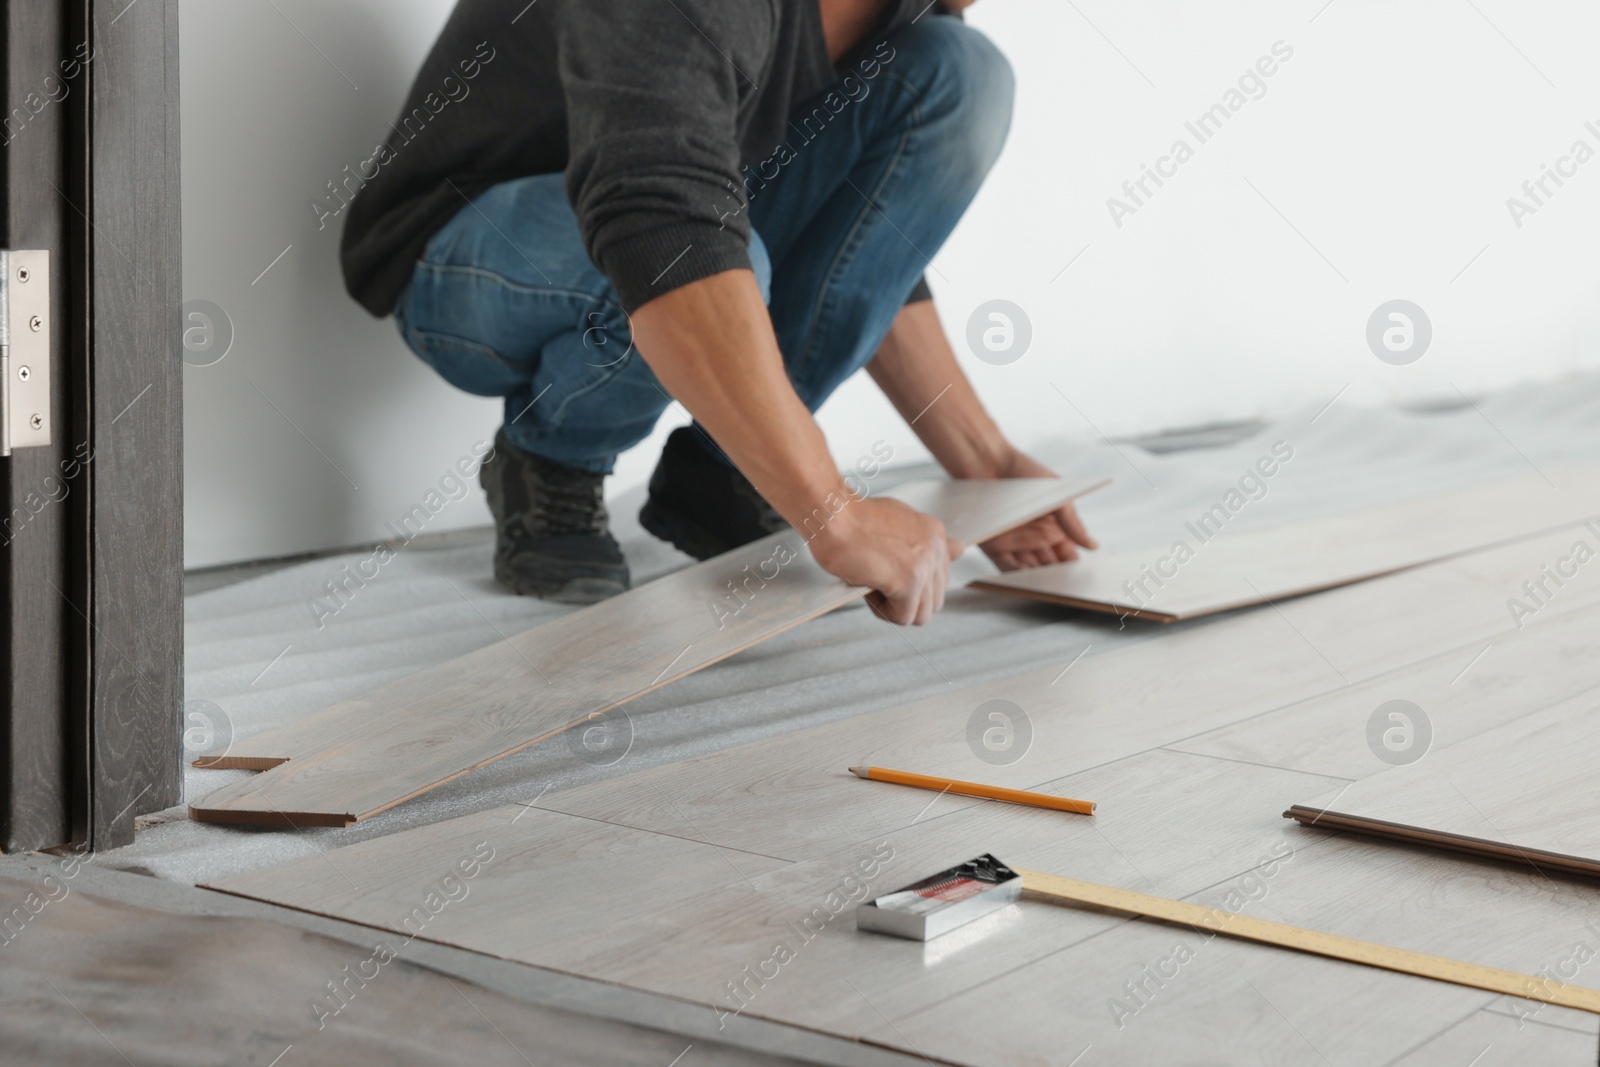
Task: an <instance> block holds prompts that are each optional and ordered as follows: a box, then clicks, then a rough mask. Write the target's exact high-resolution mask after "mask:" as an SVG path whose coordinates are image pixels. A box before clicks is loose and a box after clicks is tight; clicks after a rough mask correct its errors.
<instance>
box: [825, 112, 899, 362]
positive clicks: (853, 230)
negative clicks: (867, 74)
mask: <svg viewBox="0 0 1600 1067" xmlns="http://www.w3.org/2000/svg"><path fill="white" fill-rule="evenodd" d="M912 118H913V120H914V122H913V129H914V128H915V126H916V124H917V123H919V122H920V121H921V111H920V107H919V106H918V105H916V104H913V105H912ZM910 137H911V130H906V131H904V132H903V133H901V135H900V138H899V140H898V141H897V142H896V144H895V150H894V155H893V156H892V157H891V158H890V160H889V165H888V166H887V167H885V168H884V172H883V177H881V178H880V179H879V180H878V183H877V184H876V185H875V186H873V188H872V192H871V194H869V195H865V196H863V199H864V200H865V201H866V202H865V204H863V210H862V211H861V212H860V213H859V214H858V215H857V216H856V219H855V221H854V222H853V223H851V226H850V231H849V233H847V234H846V235H845V239H844V241H843V242H841V244H840V246H839V253H838V255H836V256H834V259H833V262H832V263H830V264H828V269H827V272H826V273H825V274H824V275H823V284H822V291H821V296H820V297H819V298H818V300H817V303H816V305H815V306H814V307H813V308H812V312H811V317H810V320H809V321H808V322H807V323H806V337H807V338H808V340H807V342H806V350H805V352H803V353H802V354H801V355H800V358H799V360H798V365H797V367H796V369H797V370H800V371H802V372H804V371H805V370H807V369H809V368H810V366H811V363H812V357H813V353H814V346H815V344H816V342H815V340H811V339H813V338H815V337H816V334H817V330H816V327H817V323H818V322H820V321H821V319H822V315H823V311H824V310H825V308H826V305H827V301H828V297H829V295H830V294H831V292H832V289H833V285H832V280H833V278H834V277H836V276H837V275H838V273H839V271H840V270H841V268H842V267H843V266H844V265H845V263H846V262H847V261H848V260H849V258H850V257H851V256H852V255H853V254H854V253H855V251H856V247H855V246H856V245H857V242H858V239H859V237H860V234H861V230H862V228H863V226H864V225H865V221H866V219H867V218H868V216H869V214H870V213H871V212H873V211H880V210H881V209H880V208H879V207H878V206H877V205H876V204H874V203H873V200H872V198H873V197H874V196H877V195H878V193H879V192H881V191H882V189H883V187H884V184H885V183H887V182H888V180H889V178H890V177H891V176H892V175H893V174H894V172H895V168H896V167H898V166H899V164H900V159H901V157H903V156H904V155H905V148H906V143H907V141H908V140H909V139H910ZM884 218H885V219H888V216H887V215H885V216H884ZM890 225H893V223H892V222H891V223H890ZM919 254H920V253H919Z"/></svg>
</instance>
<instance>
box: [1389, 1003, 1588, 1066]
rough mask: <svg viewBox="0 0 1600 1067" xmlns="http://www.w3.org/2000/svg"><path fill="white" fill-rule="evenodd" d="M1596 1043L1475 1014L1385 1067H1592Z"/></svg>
mask: <svg viewBox="0 0 1600 1067" xmlns="http://www.w3.org/2000/svg"><path fill="white" fill-rule="evenodd" d="M1591 1019H1592V1016H1591ZM1593 1029H1594V1028H1593V1027H1591V1030H1593ZM1596 1043H1597V1042H1596V1040H1595V1034H1594V1033H1592V1032H1591V1033H1588V1034H1582V1033H1578V1032H1576V1031H1573V1030H1567V1029H1563V1028H1562V1027H1557V1026H1544V1025H1541V1024H1538V1023H1532V1024H1529V1025H1525V1026H1518V1025H1517V1021H1516V1020H1515V1019H1509V1018H1507V1017H1505V1016H1504V1015H1497V1014H1495V1013H1493V1012H1490V1011H1475V1012H1473V1013H1472V1014H1471V1015H1468V1016H1467V1017H1466V1018H1465V1019H1462V1020H1461V1021H1460V1022H1459V1023H1457V1024H1456V1025H1454V1026H1452V1027H1450V1029H1448V1030H1446V1031H1445V1032H1444V1033H1442V1034H1440V1035H1438V1036H1437V1037H1435V1038H1433V1039H1431V1040H1430V1041H1428V1042H1426V1043H1425V1044H1422V1045H1420V1046H1418V1047H1417V1048H1415V1049H1412V1050H1411V1051H1410V1052H1408V1053H1406V1054H1405V1055H1404V1056H1401V1057H1400V1058H1399V1059H1397V1060H1395V1061H1393V1063H1392V1064H1390V1065H1389V1067H1429V1065H1432V1064H1439V1063H1451V1064H1458V1065H1460V1067H1525V1065H1526V1064H1530V1063H1537V1064H1540V1065H1541V1067H1542V1065H1546V1064H1548V1065H1549V1067H1592V1065H1593V1064H1594V1062H1595V1046H1596Z"/></svg>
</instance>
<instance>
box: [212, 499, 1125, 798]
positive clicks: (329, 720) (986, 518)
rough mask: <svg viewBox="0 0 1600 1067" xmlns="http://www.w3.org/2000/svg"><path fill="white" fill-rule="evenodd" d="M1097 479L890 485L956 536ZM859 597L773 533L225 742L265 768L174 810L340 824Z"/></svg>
mask: <svg viewBox="0 0 1600 1067" xmlns="http://www.w3.org/2000/svg"><path fill="white" fill-rule="evenodd" d="M1104 484H1106V483H1105V482H1098V483H1095V482H1064V481H1060V480H1057V479H1053V478H1018V479H1006V480H998V481H923V482H913V483H910V484H908V485H904V486H900V487H897V488H896V489H895V490H893V491H892V492H891V494H890V495H892V496H894V497H896V498H898V499H900V500H903V501H905V502H906V503H908V504H910V505H911V506H913V507H915V508H917V509H918V510H920V511H923V512H926V513H928V514H930V515H934V516H936V517H938V518H940V519H942V520H943V521H944V524H945V530H946V533H947V534H948V535H949V536H950V537H951V538H952V539H954V540H956V541H959V542H961V543H962V544H966V545H971V544H974V543H977V542H979V541H984V540H987V539H988V538H990V537H993V536H995V535H997V534H1000V533H1003V532H1004V531H1006V530H1009V529H1012V528H1014V527H1016V526H1019V525H1022V524H1023V523H1026V522H1029V521H1031V520H1032V519H1034V518H1037V517H1038V516H1040V515H1043V514H1047V513H1048V512H1050V511H1053V510H1054V509H1056V508H1058V507H1060V506H1061V505H1062V504H1064V503H1067V502H1068V501H1070V500H1073V499H1075V498H1077V497H1079V496H1082V495H1084V494H1085V493H1088V492H1091V491H1093V490H1094V489H1098V488H1100V487H1101V486H1102V485H1104ZM865 592H866V590H864V589H858V588H852V587H850V586H848V585H846V584H845V583H843V582H841V581H839V579H837V578H835V577H833V576H832V575H830V574H828V573H827V572H826V571H824V570H823V569H822V568H821V567H820V566H819V565H818V564H817V563H816V561H815V560H813V559H812V558H811V554H810V552H809V551H808V550H807V549H806V547H805V540H804V538H803V537H802V536H801V535H800V534H798V533H796V532H794V531H792V530H791V531H787V532H783V533H777V534H773V535H771V536H770V537H766V538H763V539H762V540H760V541H755V542H752V543H751V544H748V545H745V546H744V547H742V548H739V549H736V550H734V551H732V552H728V553H724V554H723V555H721V556H718V557H716V558H715V559H710V560H706V561H705V562H703V563H699V564H696V565H694V566H692V567H687V568H685V569H683V570H681V571H677V572H675V573H673V574H670V575H668V576H666V577H664V578H660V579H658V580H656V581H654V582H651V583H649V584H648V585H644V586H641V587H639V588H637V589H633V590H630V591H628V592H627V593H624V594H622V595H620V596H617V597H613V598H611V599H610V600H607V601H603V602H602V603H599V604H595V605H592V606H590V607H588V608H584V609H582V610H581V611H576V612H573V613H572V614H570V615H567V616H564V617H562V618H560V619H558V620H556V621H554V622H550V623H547V624H545V625H543V626H539V627H535V628H534V629H532V630H529V631H526V632H525V633H522V634H518V635H515V636H513V637H511V638H508V639H507V640H505V641H503V642H500V643H497V644H494V645H491V646H489V647H488V648H484V649H480V650H478V651H477V652H473V653H471V654H469V655H466V656H462V657H460V658H458V659H454V660H450V661H448V662H446V663H443V664H440V665H439V666H437V667H433V668H430V669H428V670H426V671H420V672H418V673H417V674H414V675H411V676H409V677H407V678H403V679H401V680H399V681H397V682H394V683H391V684H389V685H386V686H383V687H381V688H379V689H377V690H374V691H373V692H371V693H368V694H366V695H364V696H361V697H358V698H356V699H354V700H350V701H346V702H344V703H342V704H338V705H335V706H334V707H332V708H329V709H327V710H326V711H324V712H322V713H320V714H318V715H315V716H312V717H310V718H309V719H307V720H305V721H304V722H303V723H301V724H297V725H296V726H294V727H290V728H286V729H284V730H279V731H274V732H273V735H272V736H271V737H270V738H267V739H266V740H265V741H258V742H256V743H254V744H241V745H239V746H237V749H238V750H239V751H238V752H237V753H235V754H233V755H232V756H230V757H228V758H224V759H222V760H218V761H213V762H212V763H211V765H212V766H220V767H239V766H242V767H246V768H256V767H270V768H271V769H268V770H265V771H263V773H262V774H260V775H257V776H255V777H253V778H250V779H247V780H245V781H242V782H237V783H234V784H233V785H230V786H227V787H224V788H223V789H219V790H217V791H216V792H214V793H212V794H211V795H210V796H208V797H206V798H205V799H204V800H202V801H200V802H199V803H196V804H192V805H190V808H189V812H190V815H191V817H192V818H194V819H196V820H198V821H201V822H231V823H253V824H259V825H274V826H291V827H301V826H348V825H350V824H352V823H355V822H358V821H360V820H361V819H364V818H367V817H369V816H371V815H375V814H377V813H378V812H380V811H384V810H387V809H388V808H391V807H393V806H394V805H396V804H399V803H402V802H404V801H406V800H409V799H410V798H412V797H414V796H417V795H419V794H421V793H424V792H427V791H428V790H430V789H434V788H437V787H438V786H440V785H443V784H444V783H446V782H448V781H451V780H453V779H455V778H458V777H460V776H461V775H463V774H466V773H468V772H470V771H473V770H476V769H477V768H478V767H481V766H484V765H485V764H488V763H491V762H493V761H495V760H497V759H501V758H503V757H505V756H508V755H510V754H511V753H513V752H516V751H518V750H520V749H522V748H525V747H527V746H528V745H532V744H535V743H537V742H539V741H543V740H545V739H546V738H549V737H551V736H553V735H554V734H556V733H559V732H560V731H562V730H564V729H567V728H568V727H570V726H574V725H576V724H577V723H579V722H582V721H584V720H587V719H589V718H592V717H594V716H596V715H600V714H603V713H604V712H606V711H608V710H610V709H611V708H614V707H617V706H618V705H620V704H622V703H625V702H626V701H629V700H632V699H634V698H635V697H638V696H641V695H643V694H644V693H647V692H650V691H652V690H654V689H657V688H659V687H661V686H663V685H666V684H667V683H669V682H671V681H673V680H675V679H677V678H681V677H683V676H685V675H687V674H691V673H693V672H695V671H697V670H700V669H702V668H704V667H707V666H710V665H711V664H713V663H716V662H717V661H719V660H721V659H724V658H726V657H728V656H731V655H733V654H734V653H736V652H739V651H741V650H743V649H745V648H748V647H750V646H752V645H754V644H757V643H759V642H761V641H764V640H766V639H768V638H770V637H773V636H775V635H776V634H779V633H782V632H783V631H785V630H787V629H789V628H791V627H793V626H797V625H799V624H800V623H802V622H805V621H806V620H808V619H811V618H815V617H816V616H818V615H822V614H824V613H826V612H829V611H832V610H833V609H835V608H838V607H842V606H843V605H845V604H848V603H850V602H851V601H853V600H855V599H857V598H859V597H861V596H862V595H864V594H865ZM273 764H278V765H277V766H274V765H273Z"/></svg>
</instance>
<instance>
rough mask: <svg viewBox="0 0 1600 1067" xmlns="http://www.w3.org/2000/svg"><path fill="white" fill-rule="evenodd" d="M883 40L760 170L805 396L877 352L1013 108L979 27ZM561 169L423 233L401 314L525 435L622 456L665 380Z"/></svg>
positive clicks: (764, 270) (775, 311)
mask: <svg viewBox="0 0 1600 1067" xmlns="http://www.w3.org/2000/svg"><path fill="white" fill-rule="evenodd" d="M889 45H890V46H891V47H892V48H893V50H894V51H893V55H892V56H890V57H889V58H888V59H887V60H884V61H882V62H881V65H880V68H879V70H878V71H877V74H876V76H875V77H873V78H872V79H870V80H863V79H862V78H861V77H860V75H859V74H857V75H854V78H855V81H854V82H853V83H850V84H847V85H846V88H851V86H852V85H853V91H852V92H851V93H849V94H841V95H837V96H835V97H834V102H835V104H836V105H837V102H838V101H839V100H840V99H841V98H843V97H845V96H849V97H853V99H850V100H849V102H847V103H845V104H844V106H843V107H842V108H840V109H839V110H838V111H837V112H836V113H835V112H833V111H832V109H830V108H824V109H823V110H822V112H821V114H822V115H824V116H827V121H826V122H825V123H823V122H822V121H820V120H819V119H813V120H812V121H811V122H810V123H808V124H807V125H806V126H805V128H804V129H802V128H801V127H799V126H797V125H795V124H793V123H791V127H790V130H791V136H790V138H789V141H788V144H789V146H790V148H791V149H792V153H790V154H789V156H788V158H786V159H784V160H783V161H782V162H781V163H780V162H779V161H778V159H779V157H774V159H772V160H768V161H764V162H763V163H762V164H760V165H759V166H758V167H757V168H756V169H755V171H754V173H755V174H756V175H757V176H758V177H759V179H760V180H759V181H757V180H756V179H755V178H751V179H748V180H749V185H748V188H749V189H750V190H751V193H750V197H749V207H748V210H749V212H750V221H751V225H752V229H753V231H754V235H753V236H752V238H751V241H750V260H751V264H752V266H753V268H754V270H755V274H756V278H757V281H758V282H759V284H760V286H761V292H762V297H763V299H765V300H766V301H767V305H768V308H769V310H770V313H771V315H772V324H773V328H774V330H775V332H776V334H777V339H778V347H779V350H780V351H781V352H782V353H783V360H784V365H785V367H786V369H787V370H788V374H789V380H790V381H791V382H792V383H793V384H794V388H795V391H796V392H797V393H798V394H799V396H800V399H801V400H803V401H804V402H805V404H806V405H807V407H809V408H810V409H811V410H812V411H815V410H816V409H817V408H818V407H820V406H821V404H822V402H823V401H824V400H826V399H827V398H828V396H829V394H831V393H832V392H833V391H834V390H835V389H837V388H838V387H839V385H840V383H842V382H843V381H844V380H845V379H846V378H848V377H850V375H852V374H854V373H855V372H856V371H858V370H860V369H861V368H862V367H864V366H865V365H866V364H867V362H868V361H869V360H871V359H872V356H873V354H874V353H875V352H876V351H877V348H878V346H879V344H880V343H881V342H882V341H883V338H884V335H885V334H887V333H888V330H889V326H890V324H891V323H892V322H893V321H894V317H895V315H896V314H897V313H898V312H899V311H900V309H901V307H902V306H903V305H904V303H905V301H906V298H907V296H908V295H909V294H910V293H911V291H912V289H913V287H914V286H915V284H916V281H917V279H918V278H919V277H920V276H921V274H922V272H923V271H924V270H925V269H926V268H927V266H928V260H929V257H931V256H932V255H933V254H934V253H935V252H936V251H938V249H939V247H940V246H941V245H942V244H943V243H944V241H945V238H946V237H948V236H949V234H950V231H951V230H952V229H954V228H955V224H956V222H957V220H959V219H960V218H961V215H962V213H963V212H964V211H966V209H967V205H968V204H969V203H971V201H972V198H973V196H974V195H975V194H976V193H977V190H978V186H979V185H980V184H981V183H982V181H983V179H984V177H985V175H987V173H988V171H989V168H990V166H991V165H992V164H993V163H994V160H995V157H996V156H998V155H999V153H1000V146H1001V144H1002V143H1003V142H1004V140H1005V135H1006V131H1007V129H1008V127H1009V126H1010V121H1011V98H1012V78H1011V70H1010V67H1009V66H1008V65H1007V63H1006V60H1005V59H1004V57H1002V56H1001V54H1000V53H999V51H998V50H997V49H996V48H995V47H994V45H992V44H991V43H990V42H989V40H988V39H987V38H986V37H984V36H983V35H982V34H980V33H979V32H978V31H976V30H974V29H971V28H970V27H968V26H965V25H963V24H962V23H960V22H957V21H956V20H954V19H951V18H945V17H931V16H930V17H928V18H924V19H922V20H920V21H918V22H916V23H913V24H912V25H910V26H908V27H905V28H903V29H902V30H900V31H898V32H896V33H895V34H894V35H893V36H891V37H890V38H889ZM881 55H888V53H887V52H884V53H881ZM862 85H865V86H866V91H865V92H863V91H862V88H861V86H862ZM819 99H820V98H819ZM817 103H818V101H815V100H814V101H812V102H811V103H808V104H807V105H804V106H803V107H802V108H800V109H799V110H798V111H797V116H799V115H813V114H814V112H813V110H812V109H813V106H814V105H816V104H817ZM808 138H809V139H808ZM774 170H776V171H777V173H776V176H773V177H769V175H772V173H773V171H774ZM563 182H564V176H563V175H561V174H543V175H538V176H535V177H529V178H519V179H516V180H513V181H508V182H504V183H502V184H500V185H496V186H493V187H491V188H490V189H488V190H487V191H485V192H483V193H481V194H480V195H478V196H477V197H476V198H474V199H473V201H472V202H471V204H469V205H467V206H464V207H463V208H462V209H461V211H460V212H459V213H458V214H457V215H456V216H455V217H454V218H453V219H452V220H451V221H450V222H449V223H447V224H446V225H445V226H444V228H443V229H441V230H440V231H439V232H438V233H437V234H436V235H435V236H434V237H433V239H432V240H431V241H430V242H429V244H428V247H427V249H426V251H425V252H424V254H423V257H422V258H421V259H420V260H419V261H418V263H417V266H416V270H415V272H414V274H413V276H412V280H411V284H410V285H409V286H408V287H407V289H406V291H405V293H403V294H402V295H401V297H400V299H399V301H398V303H397V305H396V307H395V318H396V319H397V321H398V322H399V325H400V330H401V334H402V336H404V338H405V340H406V343H407V344H408V345H409V346H410V347H411V349H412V350H413V351H414V352H416V353H417V355H419V356H421V357H422V359H423V360H425V361H426V362H427V363H428V364H429V365H430V366H432V367H433V368H434V369H435V370H437V371H438V372H439V373H440V374H441V375H442V376H443V377H444V378H445V380H447V381H449V382H450V383H451V384H453V385H455V386H457V387H459V388H461V389H465V390H466V391H468V392H470V393H475V394H478V395H480V396H501V397H505V432H506V435H507V437H508V438H509V439H510V440H511V443H512V444H514V445H516V446H517V447H519V448H521V449H523V450H524V451H528V452H533V453H535V454H537V455H540V456H544V457H546V458H548V459H552V460H555V461H556V462H559V463H564V464H566V465H568V466H572V467H579V468H582V469H584V470H589V471H595V472H600V473H609V472H610V471H611V468H612V464H613V463H614V462H615V460H616V457H617V455H618V453H620V452H622V451H624V450H625V449H627V448H630V447H632V446H633V445H635V444H638V443H639V442H640V441H642V440H643V439H644V438H645V437H646V436H647V435H648V434H649V433H650V431H651V429H652V428H653V427H654V426H655V423H656V419H657V418H658V417H659V416H660V415H661V412H662V411H664V410H665V409H666V407H667V405H668V404H669V403H670V402H671V397H669V396H668V395H667V393H666V391H665V390H664V389H663V388H662V387H661V384H660V382H658V381H657V380H656V376H655V374H654V373H652V372H651V370H650V368H649V366H648V365H646V363H645V361H644V360H643V359H641V358H640V356H639V353H638V352H637V351H635V350H634V349H633V347H632V338H631V337H630V333H629V327H628V320H627V316H626V315H625V314H624V313H623V310H622V307H621V305H620V304H619V303H618V301H617V296H616V293H615V291H614V290H613V288H612V286H611V283H610V282H609V281H608V280H607V279H606V277H605V275H603V274H602V273H600V271H599V270H598V269H597V268H596V267H595V266H594V264H593V263H591V262H590V260H589V256H588V254H587V252H585V250H584V246H583V242H582V240H581V239H580V237H579V234H578V225H577V220H576V218H575V217H574V216H573V213H572V209H571V207H570V206H569V205H568V203H567V199H566V194H565V191H564V188H563ZM736 206H737V202H736V201H734V200H732V199H731V198H730V201H729V204H728V207H729V208H733V207H736ZM719 210H720V208H719Z"/></svg>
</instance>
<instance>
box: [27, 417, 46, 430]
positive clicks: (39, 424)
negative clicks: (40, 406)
mask: <svg viewBox="0 0 1600 1067" xmlns="http://www.w3.org/2000/svg"><path fill="white" fill-rule="evenodd" d="M28 425H29V426H32V427H33V428H34V429H35V430H38V429H43V427H44V416H43V415H35V416H34V417H33V418H31V419H29V420H28Z"/></svg>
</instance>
